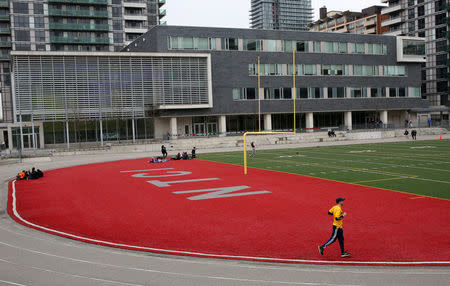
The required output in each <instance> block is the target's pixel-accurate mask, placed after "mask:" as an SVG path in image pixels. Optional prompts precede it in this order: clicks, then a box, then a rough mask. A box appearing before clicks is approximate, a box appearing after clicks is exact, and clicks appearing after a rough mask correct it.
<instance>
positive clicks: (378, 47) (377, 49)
mask: <svg viewBox="0 0 450 286" xmlns="http://www.w3.org/2000/svg"><path fill="white" fill-rule="evenodd" d="M368 49H369V54H372V55H382V54H384V52H383V45H382V44H368Z"/></svg>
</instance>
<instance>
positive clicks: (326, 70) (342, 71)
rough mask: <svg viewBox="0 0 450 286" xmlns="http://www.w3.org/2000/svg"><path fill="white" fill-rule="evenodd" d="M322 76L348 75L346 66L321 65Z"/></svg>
mask: <svg viewBox="0 0 450 286" xmlns="http://www.w3.org/2000/svg"><path fill="white" fill-rule="evenodd" d="M322 75H348V66H346V65H322Z"/></svg>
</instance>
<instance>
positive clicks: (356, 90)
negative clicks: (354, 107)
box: [350, 87, 367, 98]
mask: <svg viewBox="0 0 450 286" xmlns="http://www.w3.org/2000/svg"><path fill="white" fill-rule="evenodd" d="M350 97H354V98H359V97H367V90H366V88H364V87H350Z"/></svg>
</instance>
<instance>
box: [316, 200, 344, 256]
mask: <svg viewBox="0 0 450 286" xmlns="http://www.w3.org/2000/svg"><path fill="white" fill-rule="evenodd" d="M344 201H345V199H344V198H337V199H336V204H337V205H335V206H334V207H332V208H331V209H330V210H329V211H328V214H329V215H332V216H333V218H334V219H333V232H332V233H331V237H330V239H329V240H328V241H327V242H325V243H324V244H323V245H320V246H319V247H318V248H319V253H320V254H321V255H323V251H324V250H325V248H327V246H329V245H330V244H332V243H334V242H335V241H336V239H338V240H339V246H340V247H341V257H342V258H344V257H348V256H350V253H348V252H346V251H345V248H344V230H343V229H342V224H343V220H344V217H345V216H346V215H347V213H345V212H343V211H342V207H343V206H344Z"/></svg>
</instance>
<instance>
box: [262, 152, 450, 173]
mask: <svg viewBox="0 0 450 286" xmlns="http://www.w3.org/2000/svg"><path fill="white" fill-rule="evenodd" d="M308 153H309V154H318V155H323V153H318V152H313V151H307V152H304V154H308ZM264 154H271V155H275V156H278V155H279V154H276V153H271V152H264ZM333 155H340V156H346V155H348V154H333ZM305 156H307V158H312V159H317V160H327V161H336V160H339V161H342V162H352V163H353V162H357V163H363V164H367V163H369V164H378V165H389V166H393V167H399V168H410V169H422V170H432V171H439V172H450V169H436V168H428V167H419V166H411V165H397V164H390V163H382V162H374V161H360V160H348V159H331V158H321V157H312V156H309V155H305Z"/></svg>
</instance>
